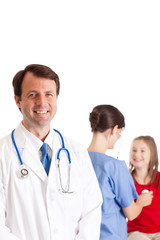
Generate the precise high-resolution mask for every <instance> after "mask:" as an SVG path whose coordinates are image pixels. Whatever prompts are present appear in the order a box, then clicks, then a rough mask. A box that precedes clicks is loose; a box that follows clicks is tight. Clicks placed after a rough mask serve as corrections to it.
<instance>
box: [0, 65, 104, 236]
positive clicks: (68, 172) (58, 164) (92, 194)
mask: <svg viewBox="0 0 160 240" xmlns="http://www.w3.org/2000/svg"><path fill="white" fill-rule="evenodd" d="M13 88H14V94H15V102H16V104H17V106H18V108H19V109H20V111H21V113H22V116H23V120H22V122H21V123H20V124H19V125H18V127H17V128H16V129H15V131H13V132H12V134H9V135H8V136H7V137H5V138H3V139H2V140H0V239H2V240H91V239H92V240H98V239H99V230H100V221H101V193H100V190H99V186H98V183H97V180H96V177H95V174H94V171H93V169H92V165H91V162H90V159H89V156H88V153H87V151H86V150H85V149H84V148H83V147H82V146H81V145H79V144H78V143H75V142H74V141H72V140H70V139H68V138H66V137H64V136H63V133H62V135H61V133H59V132H57V131H55V130H53V129H52V128H50V123H51V120H52V118H53V117H54V115H55V113H56V111H57V96H58V94H59V88H60V85H59V78H58V76H57V74H56V73H55V72H53V71H52V69H50V68H48V67H46V66H43V65H38V64H32V65H28V66H27V67H26V68H25V69H24V70H22V71H19V72H18V73H17V74H16V75H15V77H14V79H13ZM11 135H12V136H11ZM44 143H45V144H44ZM63 144H64V145H65V146H64V145H63ZM62 148H63V149H62ZM64 148H65V149H64ZM66 149H67V150H66ZM45 150H46V152H45ZM59 150H60V151H59ZM57 154H59V156H58V155H57Z"/></svg>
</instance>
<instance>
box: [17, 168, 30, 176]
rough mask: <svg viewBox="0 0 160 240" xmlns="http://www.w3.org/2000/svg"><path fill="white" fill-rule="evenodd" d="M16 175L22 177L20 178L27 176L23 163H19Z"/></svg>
mask: <svg viewBox="0 0 160 240" xmlns="http://www.w3.org/2000/svg"><path fill="white" fill-rule="evenodd" d="M17 175H18V177H19V178H22V179H23V178H26V177H28V176H29V172H28V169H27V168H26V167H24V166H23V165H21V167H20V169H19V170H18V171H17Z"/></svg>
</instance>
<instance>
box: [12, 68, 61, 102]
mask: <svg viewBox="0 0 160 240" xmlns="http://www.w3.org/2000/svg"><path fill="white" fill-rule="evenodd" d="M27 72H31V73H33V75H34V76H36V77H43V78H47V79H51V80H54V81H55V83H56V89H57V91H56V93H57V96H58V95H59V90H60V82H59V77H58V75H57V74H56V73H55V72H54V71H53V70H52V69H51V68H49V67H47V66H45V65H41V64H30V65H28V66H26V67H25V69H24V70H21V71H19V72H17V73H16V75H15V76H14V78H13V81H12V85H13V89H14V94H15V95H16V96H17V97H19V98H20V97H21V94H22V82H23V79H24V76H25V74H26V73H27Z"/></svg>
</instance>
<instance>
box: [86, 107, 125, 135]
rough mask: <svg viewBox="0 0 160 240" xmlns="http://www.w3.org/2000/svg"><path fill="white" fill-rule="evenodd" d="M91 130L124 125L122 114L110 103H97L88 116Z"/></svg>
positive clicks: (96, 130) (103, 130)
mask: <svg viewBox="0 0 160 240" xmlns="http://www.w3.org/2000/svg"><path fill="white" fill-rule="evenodd" d="M89 121H90V124H91V130H92V132H105V131H106V130H107V129H110V128H114V127H115V126H116V125H118V128H124V127H125V120H124V116H123V114H122V113H121V112H120V111H119V110H118V109H117V108H116V107H114V106H112V105H105V104H104V105H98V106H96V107H94V108H93V110H92V112H91V113H90V116H89Z"/></svg>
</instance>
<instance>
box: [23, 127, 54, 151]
mask: <svg viewBox="0 0 160 240" xmlns="http://www.w3.org/2000/svg"><path fill="white" fill-rule="evenodd" d="M20 127H21V129H22V131H23V132H24V133H25V136H26V137H27V138H28V139H29V140H30V141H31V142H32V145H33V147H34V148H35V150H36V151H39V149H40V148H41V146H42V144H43V142H42V141H41V140H40V139H39V138H38V137H36V136H35V135H34V134H32V133H31V132H30V131H28V130H27V129H26V128H25V127H24V125H23V124H22V122H21V123H20ZM52 131H53V130H52V129H50V131H49V134H48V135H47V137H46V139H45V141H44V142H45V143H47V144H48V145H49V147H50V149H51V150H52V141H53V138H52Z"/></svg>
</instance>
